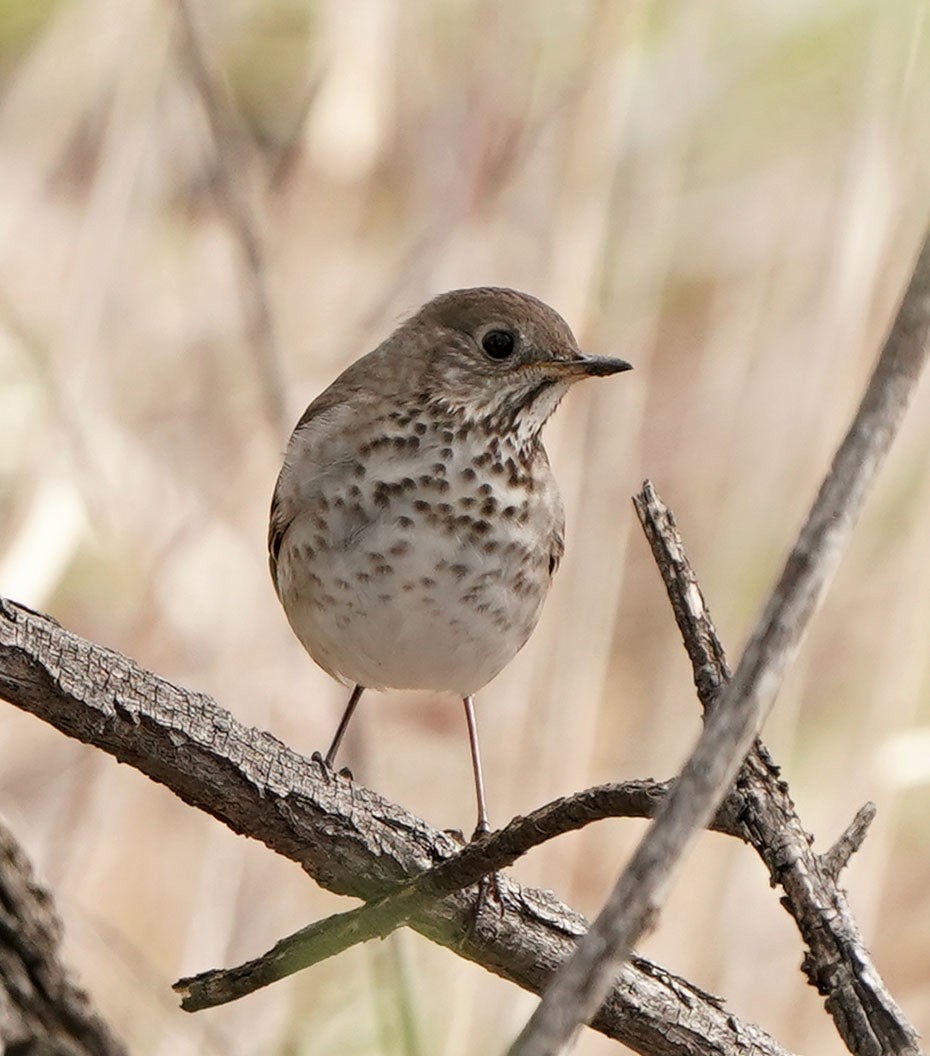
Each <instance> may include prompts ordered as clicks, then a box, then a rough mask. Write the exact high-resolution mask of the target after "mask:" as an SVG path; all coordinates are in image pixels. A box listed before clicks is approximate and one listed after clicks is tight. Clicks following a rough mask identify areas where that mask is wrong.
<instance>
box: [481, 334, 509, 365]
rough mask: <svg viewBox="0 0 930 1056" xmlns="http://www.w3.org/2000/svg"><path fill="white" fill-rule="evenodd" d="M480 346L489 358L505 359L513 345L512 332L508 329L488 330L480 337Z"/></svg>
mask: <svg viewBox="0 0 930 1056" xmlns="http://www.w3.org/2000/svg"><path fill="white" fill-rule="evenodd" d="M481 347H482V348H483V349H484V350H485V352H486V353H487V354H488V355H489V356H490V357H491V359H507V357H508V356H511V355H513V350H514V347H515V342H514V339H513V334H512V333H511V332H510V331H509V330H489V331H488V332H487V333H486V334H485V335H484V337H483V338H482V339H481Z"/></svg>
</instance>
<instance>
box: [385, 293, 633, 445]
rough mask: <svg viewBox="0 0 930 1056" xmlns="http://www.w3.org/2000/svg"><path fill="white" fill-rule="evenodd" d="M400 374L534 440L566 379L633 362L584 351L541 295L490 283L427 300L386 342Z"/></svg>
mask: <svg viewBox="0 0 930 1056" xmlns="http://www.w3.org/2000/svg"><path fill="white" fill-rule="evenodd" d="M386 345H388V346H391V353H392V354H393V355H403V356H404V359H405V363H404V367H405V368H406V369H403V370H402V371H401V373H402V374H403V375H405V376H406V378H407V379H408V381H409V383H410V384H413V385H417V386H419V391H420V392H421V393H423V394H424V396H425V395H426V394H428V399H429V401H430V402H431V403H433V404H434V405H437V406H440V407H442V408H444V409H446V410H447V411H450V412H452V413H454V414H455V415H456V416H460V417H462V418H463V419H464V420H466V421H470V422H473V423H482V424H485V425H486V426H487V428H488V429H489V430H493V431H495V432H498V433H501V434H507V435H510V436H511V437H512V438H513V439H514V440H515V442H516V443H517V444H518V445H520V446H524V445H525V444H527V443H530V442H532V441H535V439H536V438H537V437H538V435H539V432H540V430H541V429H542V427H543V425H544V424H545V422H546V420H547V419H548V418H549V416H550V415H551V414H552V412H553V411H554V410H555V409H556V407H557V406H558V404H559V401H560V400H561V399H562V397H563V396H564V395H565V393H566V392H567V391H568V389H569V388H570V386H571V385H573V384H574V383H575V382H576V381H579V380H581V379H582V378H589V377H605V376H607V375H609V374H618V373H620V372H621V371H625V370H630V369H632V368H631V366H630V364H629V363H627V362H626V361H625V360H622V359H614V358H610V357H607V356H587V355H585V354H584V353H582V352H581V350H580V349H579V348H578V343H577V342H576V341H575V337H574V335H573V334H572V332H571V330H570V329H569V326H568V324H567V323H566V322H565V320H564V319H563V318H562V317H561V316H560V315H559V314H558V313H557V312H556V311H554V310H553V309H552V308H550V307H549V306H548V305H546V304H544V303H543V302H542V301H540V300H537V299H536V298H535V297H531V296H530V295H529V294H526V293H518V292H517V291H516V290H508V289H499V288H494V287H479V288H476V289H465V290H452V291H451V292H450V293H444V294H442V295H441V296H439V297H436V298H434V299H433V300H432V301H429V302H428V303H427V304H425V305H424V306H423V307H422V308H421V309H420V311H419V312H417V313H416V315H414V316H413V317H412V318H410V319H409V320H408V321H407V322H406V323H405V324H404V325H403V326H402V327H401V328H400V330H398V331H397V332H396V333H395V334H394V336H393V338H391V339H390V340H389V342H387V343H386Z"/></svg>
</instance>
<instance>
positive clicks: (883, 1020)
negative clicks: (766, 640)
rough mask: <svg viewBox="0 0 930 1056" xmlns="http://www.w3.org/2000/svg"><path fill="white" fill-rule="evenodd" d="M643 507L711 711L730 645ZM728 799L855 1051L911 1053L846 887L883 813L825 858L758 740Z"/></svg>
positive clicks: (863, 813)
mask: <svg viewBox="0 0 930 1056" xmlns="http://www.w3.org/2000/svg"><path fill="white" fill-rule="evenodd" d="M634 504H635V506H636V511H637V513H638V514H639V518H640V521H641V522H642V525H643V530H644V531H645V533H646V537H647V538H648V540H649V544H650V546H651V548H652V552H653V556H654V557H655V559H656V564H657V565H658V567H659V571H660V572H661V574H662V578H663V580H664V582H665V586H666V589H667V591H668V594H669V598H670V600H671V602H672V608H673V610H674V612H675V618H676V620H677V622H678V627H679V630H680V631H681V634H682V638H683V639H684V642H685V646H686V648H687V650H688V654H689V656H690V657H691V663H692V667H693V670H694V681H695V685H696V686H697V688H698V694H699V696H700V698H701V702H702V704H703V705H704V708H705V711H708V710H710V709H711V708H712V707H713V706H714V701H715V699H716V696H717V693H718V692H719V688H720V687H721V686H723V685H724V684H725V683H726V682H727V680H728V679H729V677H730V676H729V668H728V666H727V662H726V656H725V655H724V650H723V646H722V644H721V642H720V639H719V638H718V636H717V631H716V629H715V627H714V625H713V621H712V620H711V618H710V612H709V610H708V608H707V604H706V602H705V600H704V597H703V595H702V593H701V590H700V587H699V586H698V583H697V579H696V577H695V575H694V571H693V569H692V568H691V565H690V563H689V562H688V558H687V556H686V554H685V550H684V544H683V543H682V540H681V537H680V535H679V534H678V529H677V527H676V525H675V520H674V517H673V516H672V514H671V512H670V511H669V510H668V509H667V508H666V507H665V505H664V504H663V503H662V502H661V500H660V499H659V498H658V496H656V494H655V491H654V489H653V488H652V487H651V485H648V484H647V485H646V486H645V487H644V488H643V491H642V493H641V494H640V495H638V496H636V498H635V499H634ZM727 800H728V801H735V802H736V804H737V809H736V817H738V818H739V819H741V821H742V823H743V827H744V828H743V834H744V838H745V839H746V840H747V841H748V842H749V843H750V844H752V846H753V847H754V848H755V849H756V851H757V852H758V854H759V856H760V857H761V858H762V860H763V861H764V862H765V864H766V866H767V867H768V870H769V875H770V876H771V878H772V884H773V886H779V887H781V888H782V889H783V890H784V892H785V895H784V897H783V898H782V900H781V904H782V905H783V906H784V907H785V909H786V910H787V911H788V912H789V913H790V914H791V916H792V917H793V918H794V920H795V922H796V924H797V926H798V930H799V931H800V933H801V937H802V939H803V940H804V942H805V944H806V946H807V953H806V955H805V958H804V970H805V972H806V974H807V977H808V979H809V981H810V983H811V985H812V986H814V987H815V989H816V990H817V992H818V993H820V994H823V995H824V996H825V997H826V1005H827V1009H828V1010H829V1011H830V1013H831V1014H832V1015H833V1017H834V1019H835V1021H836V1024H837V1028H838V1029H839V1031H840V1033H841V1034H842V1035H843V1037H844V1040H846V1042H847V1045H848V1047H849V1048H850V1050H851V1051H853V1052H871V1051H874V1046H876V1045H879V1046H887V1051H889V1052H896V1051H899V1049H900V1048H901V1046H902V1045H903V1046H904V1047H905V1048H904V1051H907V1048H906V1046H907V1045H908V1044H910V1043H911V1039H913V1038H914V1037H916V1034H915V1032H914V1030H913V1028H912V1027H911V1025H910V1024H909V1023H908V1022H907V1020H906V1019H905V1018H904V1016H903V1014H902V1013H901V1011H900V1009H899V1008H898V1007H897V1005H896V1004H895V1002H894V1001H893V1000H892V998H891V995H890V994H889V993H888V992H887V990H886V989H885V985H884V983H883V982H882V979H881V976H880V975H879V973H878V970H877V969H876V968H875V966H874V964H873V963H872V958H871V956H870V954H869V951H868V950H867V949H866V947H865V944H864V942H863V940H862V936H861V934H860V932H859V929H858V926H857V925H856V921H855V918H854V917H853V915H852V913H851V911H850V908H849V905H848V903H847V901H846V895H845V893H844V892H843V891H841V890H840V889H839V887H838V886H837V878H838V876H839V873H840V871H841V869H842V868H843V866H844V865H845V864H846V861H847V860H848V858H849V856H850V855H851V854H852V853H853V852H854V851H855V850H856V849H857V847H858V846H859V844H860V843H861V841H862V840H863V839H864V838H865V833H866V829H867V828H868V825H869V823H870V822H871V820H872V817H874V813H875V808H874V807H873V806H872V805H871V804H867V805H866V806H865V807H863V808H862V810H860V811H859V813H858V814H857V815H856V818H855V819H854V821H853V822H852V824H851V825H850V827H849V829H848V830H847V833H846V834H845V835H844V836H843V837H841V838H840V840H839V841H838V842H837V844H836V846H835V847H834V848H831V850H830V851H828V852H827V854H826V855H824V856H820V855H818V854H817V853H816V852H815V851H814V849H813V843H814V840H813V837H812V836H811V835H810V833H808V832H807V831H806V830H805V828H804V826H803V825H802V824H801V820H800V818H799V817H798V815H797V811H796V810H795V807H794V803H793V802H792V801H791V796H790V794H789V791H788V786H787V784H786V783H785V782H784V781H782V780H781V778H780V776H779V772H778V769H777V767H775V765H774V764H773V763H772V761H771V758H770V756H769V754H768V752H767V751H766V749H765V747H764V746H763V745H762V743H761V742H760V741H758V740H757V741H756V742H755V744H754V745H753V748H752V751H750V753H749V755H748V757H747V758H746V760H745V762H744V763H743V765H742V767H741V768H740V771H739V774H738V775H737V778H736V783H735V786H734V787H733V788H732V789H731V790H730V792H729V794H728V796H727ZM895 1046H897V1048H896V1047H895ZM882 1051H885V1050H884V1049H882Z"/></svg>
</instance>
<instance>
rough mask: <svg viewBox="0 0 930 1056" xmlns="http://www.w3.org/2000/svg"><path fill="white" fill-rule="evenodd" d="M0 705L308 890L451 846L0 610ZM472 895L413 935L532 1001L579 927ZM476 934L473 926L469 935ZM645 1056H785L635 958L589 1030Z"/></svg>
mask: <svg viewBox="0 0 930 1056" xmlns="http://www.w3.org/2000/svg"><path fill="white" fill-rule="evenodd" d="M0 695H2V696H3V697H4V698H6V699H7V700H9V701H10V702H11V703H13V704H15V705H16V706H18V707H20V708H23V709H24V710H26V711H29V712H31V713H32V714H34V715H37V716H38V717H39V718H42V719H44V720H45V721H47V722H49V723H50V724H51V725H53V726H55V727H56V728H57V729H59V730H61V731H62V732H64V733H66V734H68V735H69V736H72V737H76V738H78V739H79V740H81V741H83V742H85V743H86V744H92V745H94V746H96V747H98V748H101V749H103V750H104V751H107V752H109V753H110V754H112V755H114V756H116V757H117V758H118V759H119V760H120V761H122V762H124V763H128V764H130V765H131V766H134V767H135V768H136V769H138V770H141V771H142V772H143V773H145V774H147V775H148V776H149V777H151V778H153V779H154V780H156V781H158V782H159V783H161V784H163V785H165V786H167V787H168V788H170V789H171V791H173V792H174V793H175V794H176V795H178V796H179V797H180V798H182V799H183V800H184V801H185V802H186V803H189V804H191V805H192V806H194V807H197V808H199V809H201V810H204V811H206V812H207V813H209V814H211V815H212V816H214V817H216V818H218V819H219V820H221V821H222V822H224V823H225V824H226V825H228V826H229V827H230V828H231V829H233V830H234V831H235V832H238V833H242V834H244V835H248V836H251V837H253V838H255V839H259V840H261V841H262V842H263V843H265V844H266V845H267V846H268V847H270V848H271V849H272V850H274V851H276V852H277V853H279V854H282V855H284V856H285V857H287V858H290V859H291V860H293V861H296V862H298V863H299V864H300V865H301V866H302V867H303V868H304V869H305V870H306V871H307V872H308V873H309V874H310V875H311V876H312V877H313V878H314V879H315V880H316V881H317V882H318V883H319V884H321V886H323V887H326V888H328V889H329V890H331V891H335V892H338V893H340V894H347V895H353V896H354V897H357V898H361V899H364V900H365V901H371V900H372V899H378V898H381V897H383V896H384V895H386V894H388V893H389V892H390V891H391V890H392V889H394V888H396V886H397V885H398V884H399V883H402V882H404V881H405V880H408V879H410V878H411V877H414V876H416V875H418V874H420V873H422V872H424V871H426V870H427V869H429V868H430V867H431V866H432V865H434V864H436V863H437V862H441V861H443V860H445V859H447V858H450V857H452V856H453V855H454V854H456V853H457V852H458V850H459V849H460V848H459V845H458V844H456V842H455V841H454V840H453V839H452V838H451V837H449V836H448V835H447V834H446V833H442V832H439V831H437V830H435V829H433V828H431V827H430V826H428V825H427V824H426V823H425V822H423V821H420V820H419V819H417V818H415V817H414V816H413V815H411V814H409V813H407V812H406V811H405V810H403V809H402V808H401V807H397V806H394V805H393V804H391V803H389V802H388V801H387V800H384V799H382V798H381V797H380V796H378V795H376V794H375V793H374V792H371V791H369V790H368V789H366V788H363V787H362V786H360V785H357V784H355V783H353V782H352V781H349V780H347V779H346V778H344V777H341V776H339V775H336V774H333V773H332V772H331V771H328V770H325V769H324V768H323V767H322V766H321V765H319V764H317V763H314V762H311V761H310V760H307V759H304V758H302V757H301V756H299V755H297V754H296V753H295V752H293V751H291V750H290V749H289V748H287V747H286V746H285V745H284V744H282V743H281V742H280V741H278V740H276V739H275V738H274V737H272V736H271V735H270V734H268V733H265V732H263V731H260V730H254V729H247V728H246V727H244V726H243V725H242V724H241V723H239V722H237V721H236V720H235V719H234V718H233V716H232V715H230V714H229V713H228V712H227V711H225V710H224V709H222V708H220V707H219V706H218V705H217V704H216V703H215V702H214V701H213V700H211V699H210V698H209V697H208V696H206V695H205V694H202V693H195V692H192V691H190V690H187V689H183V688H181V687H179V686H176V685H173V684H172V683H170V682H167V681H165V680H164V679H161V678H159V677H157V676H156V675H153V674H151V673H150V672H147V671H144V670H143V669H142V668H140V667H138V666H137V665H135V664H134V663H132V661H130V660H128V659H127V658H126V657H124V656H122V655H120V654H119V653H116V652H114V651H112V650H109V649H103V648H101V647H99V646H96V645H93V644H92V643H90V642H88V641H86V640H85V639H82V638H79V637H78V636H77V635H74V634H71V633H70V632H68V631H66V630H64V629H63V628H61V627H60V626H59V625H58V624H56V623H55V622H54V621H53V620H50V619H48V618H47V617H44V616H41V615H39V614H37V613H33V612H31V611H30V610H28V609H26V608H23V607H22V606H19V605H16V604H14V603H12V602H3V601H0ZM475 897H476V892H475V890H474V889H470V890H468V891H457V892H455V893H453V894H450V895H446V896H445V897H444V898H442V899H441V900H439V901H432V902H429V903H427V904H426V905H423V906H421V907H419V908H418V909H417V911H416V914H415V915H414V916H413V917H412V918H411V920H410V925H411V927H413V928H414V929H415V930H417V931H419V932H420V933H421V934H422V935H425V936H426V937H427V938H429V939H432V940H433V941H434V942H437V943H439V944H440V945H443V946H446V947H448V948H450V949H452V950H454V951H455V952H456V953H458V954H459V955H460V956H463V957H466V958H467V959H469V960H472V961H474V962H476V963H477V964H480V965H482V966H483V967H485V968H486V969H488V970H489V971H492V972H494V973H495V974H497V975H500V976H501V977H502V978H505V979H508V980H510V981H511V982H514V983H516V984H517V985H518V986H521V987H523V988H524V989H527V990H530V991H532V992H534V993H540V992H541V991H542V990H543V988H544V987H545V986H546V984H547V982H548V981H549V980H550V979H551V977H552V975H553V974H554V972H555V971H556V969H557V968H558V967H559V965H560V964H562V963H563V962H564V961H565V960H567V958H568V957H569V955H570V953H571V951H572V949H573V948H574V945H575V942H576V940H577V937H578V936H579V935H581V934H582V933H583V932H584V930H585V928H586V926H587V924H586V921H585V920H584V918H582V917H581V916H580V915H579V914H577V913H575V912H573V911H572V910H571V909H569V908H568V907H567V906H564V905H563V904H562V903H561V902H559V901H558V900H557V899H556V898H555V897H554V896H553V895H551V894H549V893H548V892H544V891H537V890H533V889H531V888H524V887H521V886H520V885H518V884H516V883H514V882H513V881H511V880H509V879H508V878H506V877H505V878H502V882H501V905H500V912H499V914H490V913H488V914H484V915H482V917H481V919H479V920H478V921H477V922H475V921H474V919H473V918H474V905H475ZM472 925H474V926H472ZM592 1026H594V1027H595V1028H596V1029H598V1030H600V1031H601V1032H602V1033H604V1034H607V1035H608V1036H610V1037H612V1038H615V1039H617V1040H619V1041H622V1042H623V1043H624V1044H625V1045H627V1046H629V1047H630V1048H632V1049H633V1050H635V1051H637V1052H641V1053H649V1054H650V1056H735V1054H737V1053H741V1052H745V1051H747V1048H752V1047H753V1046H754V1049H752V1051H754V1053H755V1054H756V1056H786V1054H785V1051H784V1050H783V1049H782V1048H781V1047H780V1046H779V1045H778V1044H777V1043H775V1042H774V1041H773V1040H772V1039H771V1038H769V1037H768V1036H767V1035H766V1034H765V1033H764V1031H762V1030H760V1029H759V1028H758V1027H755V1026H753V1025H751V1024H746V1023H741V1022H740V1021H738V1020H737V1019H736V1018H735V1017H734V1016H733V1015H731V1014H730V1013H729V1012H727V1011H726V1010H725V1009H724V1008H722V1007H721V1004H720V1002H718V1001H716V1000H715V999H713V998H711V997H709V995H707V994H705V993H703V992H702V991H701V990H700V989H699V988H697V987H695V986H693V985H692V984H690V983H688V982H686V981H685V980H682V979H678V978H676V977H675V976H673V975H671V974H670V973H668V972H666V971H664V970H663V969H660V968H657V967H655V966H654V965H651V964H650V963H649V962H648V961H644V960H642V959H639V958H637V959H636V960H635V962H633V963H631V964H628V965H625V966H624V968H623V970H622V971H621V972H620V973H619V974H618V978H617V979H616V980H615V983H614V986H613V989H612V991H611V993H610V996H609V998H608V1000H607V1002H606V1003H605V1004H604V1007H603V1008H602V1009H601V1010H600V1012H599V1013H598V1015H597V1017H596V1018H595V1020H594V1021H593V1023H592Z"/></svg>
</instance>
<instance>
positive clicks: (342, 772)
mask: <svg viewBox="0 0 930 1056" xmlns="http://www.w3.org/2000/svg"><path fill="white" fill-rule="evenodd" d="M310 760H311V762H314V763H319V765H320V769H321V770H322V771H323V776H324V777H326V778H327V779H328V778H329V777H330V775H331V774H334V773H336V774H338V775H339V776H340V777H344V778H346V780H348V781H354V780H355V777H354V776H353V774H352V771H351V770H350V769H349V768H348V767H347V766H343V767H340V768H339V769H338V770H333V768H332V766H331V765H330V764H329V763H328V762H327V761H326V760H325V759H324V758H323V753H322V752H314V753H313V754H312V755H311V756H310Z"/></svg>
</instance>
